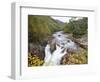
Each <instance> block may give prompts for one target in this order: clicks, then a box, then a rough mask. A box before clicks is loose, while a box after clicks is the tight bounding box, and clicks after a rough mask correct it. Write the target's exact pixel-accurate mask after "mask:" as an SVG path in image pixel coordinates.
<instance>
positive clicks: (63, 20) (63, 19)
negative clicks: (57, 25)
mask: <svg viewBox="0 0 100 82" xmlns="http://www.w3.org/2000/svg"><path fill="white" fill-rule="evenodd" d="M52 18H53V19H55V20H60V21H62V22H64V23H65V22H67V23H68V22H69V20H70V19H71V18H72V17H56V16H52ZM81 18H83V17H77V18H76V20H78V19H81Z"/></svg>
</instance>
